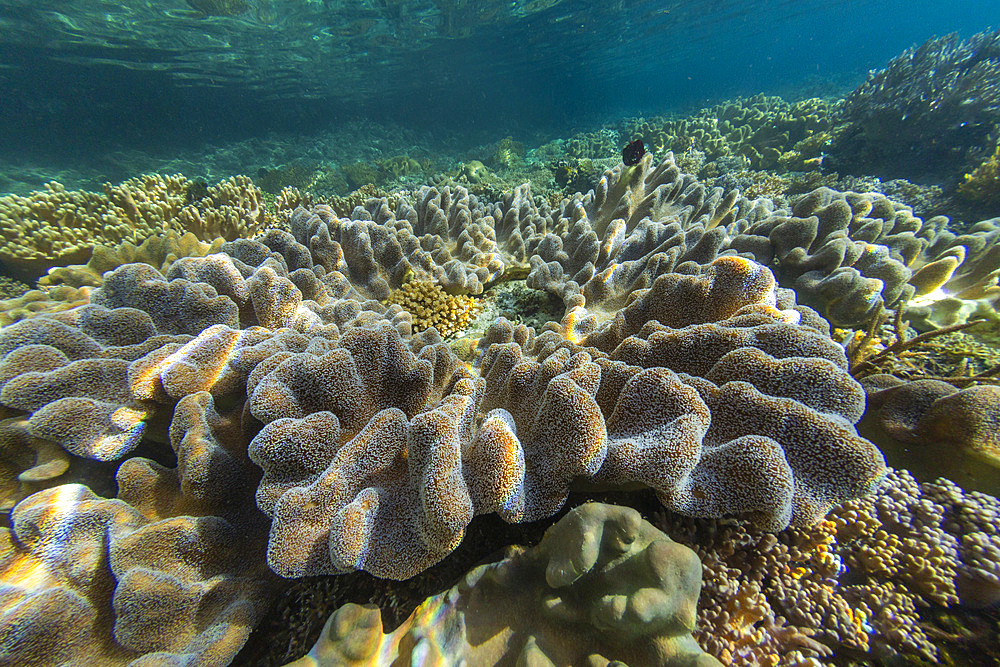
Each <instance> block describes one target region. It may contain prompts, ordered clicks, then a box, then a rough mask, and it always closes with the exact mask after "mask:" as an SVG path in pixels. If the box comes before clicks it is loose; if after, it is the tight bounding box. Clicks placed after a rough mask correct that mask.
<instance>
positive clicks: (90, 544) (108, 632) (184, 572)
mask: <svg viewBox="0 0 1000 667" xmlns="http://www.w3.org/2000/svg"><path fill="white" fill-rule="evenodd" d="M170 440H171V445H172V446H173V448H174V451H175V452H176V454H177V460H178V467H177V468H176V469H171V468H165V467H163V466H161V465H159V464H157V463H155V462H153V461H150V460H148V459H143V458H132V459H129V460H128V461H126V462H125V463H124V464H122V466H121V468H120V469H119V471H118V486H119V494H118V498H116V499H111V500H108V499H103V498H100V497H98V496H96V495H94V494H93V493H92V492H91V491H90V490H89V489H88V488H87V487H84V486H81V485H76V484H69V485H64V486H59V487H55V488H53V489H49V490H46V491H41V492H39V493H36V494H34V495H32V496H30V497H29V498H27V499H26V500H24V501H22V502H21V503H19V504H18V505H17V506H16V507H15V508H14V510H13V512H12V515H11V525H12V528H11V529H9V530H8V529H6V528H5V529H3V532H2V542H3V548H2V554H0V599H2V602H3V610H4V611H3V615H2V618H0V637H2V640H0V647H2V655H3V659H4V660H5V661H11V662H13V663H16V664H22V665H35V664H38V665H41V664H51V662H52V661H53V660H57V661H61V662H71V663H76V664H84V663H87V664H102V665H126V664H130V665H153V664H165V663H169V664H179V663H181V662H184V664H197V665H212V664H224V663H227V662H228V661H229V660H231V659H232V657H233V656H234V655H235V654H236V652H237V651H238V650H239V648H240V647H241V646H242V645H243V642H244V641H245V640H246V637H247V635H248V634H249V632H250V629H251V628H252V627H253V626H254V625H255V624H256V623H257V621H258V620H259V619H260V617H261V615H262V614H263V612H264V610H265V609H266V608H267V605H268V603H269V601H270V599H271V596H272V595H273V592H274V587H273V586H274V580H273V578H272V576H271V575H270V574H269V573H268V572H267V570H266V568H264V567H263V558H262V555H258V556H257V557H256V558H255V557H254V554H261V551H262V547H263V542H262V539H261V538H262V537H263V536H264V535H265V534H266V523H265V522H264V521H263V517H262V516H261V515H260V514H259V513H258V512H257V511H256V510H255V509H254V508H253V505H252V503H249V504H248V503H245V502H239V495H240V493H241V492H240V491H238V489H241V488H242V489H243V491H242V493H243V494H246V493H247V490H248V489H249V488H252V485H253V482H254V480H255V477H256V476H257V474H258V473H256V471H255V470H254V468H253V466H252V465H250V464H249V462H248V461H247V460H246V454H245V449H244V448H245V446H246V439H245V438H244V437H242V436H241V435H240V423H239V411H238V410H237V411H236V412H235V413H232V414H220V413H218V412H217V411H216V410H215V408H214V405H213V401H212V398H211V397H210V396H209V395H208V394H205V393H201V394H195V395H192V396H188V397H186V398H185V399H183V400H182V401H181V402H180V403H179V404H178V405H177V410H176V413H175V415H174V418H173V421H172V423H171V429H170Z"/></svg>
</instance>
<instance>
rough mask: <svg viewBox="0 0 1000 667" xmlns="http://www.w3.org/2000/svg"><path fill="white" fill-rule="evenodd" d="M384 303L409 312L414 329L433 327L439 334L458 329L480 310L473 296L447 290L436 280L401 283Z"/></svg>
mask: <svg viewBox="0 0 1000 667" xmlns="http://www.w3.org/2000/svg"><path fill="white" fill-rule="evenodd" d="M386 303H387V304H398V305H399V306H400V307H401V308H402V309H403V310H405V311H406V312H408V313H410V315H411V316H412V318H413V330H414V331H423V330H424V329H430V328H431V327H435V328H436V329H437V330H438V333H440V334H441V335H442V336H450V335H451V334H453V333H455V332H457V331H461V330H462V329H464V328H465V327H466V326H468V324H469V322H470V321H471V320H472V318H473V317H475V316H476V315H478V314H479V312H480V311H481V310H482V306H481V304H480V303H479V302H478V301H476V300H475V299H473V298H472V297H468V296H454V295H451V294H448V293H447V292H445V291H444V290H443V289H442V288H441V286H440V285H438V284H437V283H434V282H430V281H426V280H411V281H409V282H407V283H404V284H403V286H402V287H400V288H399V289H398V290H396V291H394V292H393V293H392V294H390V295H389V298H388V299H387V300H386Z"/></svg>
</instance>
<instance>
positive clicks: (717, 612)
mask: <svg viewBox="0 0 1000 667" xmlns="http://www.w3.org/2000/svg"><path fill="white" fill-rule="evenodd" d="M998 520H1000V514H998V507H997V502H996V499H995V498H993V497H990V496H986V495H985V494H981V493H976V492H963V491H962V490H961V489H959V488H958V487H957V486H955V485H954V484H952V483H950V482H947V481H945V480H939V481H937V482H932V483H931V482H929V483H923V484H919V483H917V482H916V481H915V480H914V479H913V478H912V477H911V476H910V475H909V474H908V473H906V472H905V471H899V470H891V471H890V472H889V474H888V475H887V476H886V479H885V482H884V483H883V485H882V486H881V487H880V488H879V490H878V491H877V492H875V493H874V494H873V495H870V496H866V497H864V498H859V499H855V500H850V501H847V502H845V503H843V504H842V505H840V506H838V507H836V508H834V509H833V510H832V511H831V512H830V514H829V515H828V516H827V518H826V519H825V520H823V521H821V522H819V523H817V524H815V525H813V526H810V527H792V528H789V529H788V530H787V531H784V532H782V533H778V534H771V533H765V532H762V531H760V530H759V529H758V528H756V527H754V526H752V525H748V524H747V523H746V522H745V521H735V522H733V521H727V520H721V521H699V520H693V519H686V518H682V517H679V516H676V515H663V516H661V517H659V518H658V519H657V520H656V521H655V525H657V527H659V528H660V529H661V530H663V531H664V532H665V533H666V534H667V535H669V536H671V537H672V538H673V539H675V540H677V541H678V542H680V543H682V544H686V545H688V546H690V547H691V548H692V549H694V550H695V551H697V552H698V554H699V556H700V557H701V559H702V562H703V564H704V568H705V575H704V576H705V584H704V586H703V587H702V593H701V604H700V605H699V617H698V624H697V630H696V631H695V637H696V639H698V641H699V643H700V644H701V645H702V646H703V647H704V648H705V649H706V650H707V651H708V652H709V653H711V654H712V655H715V656H719V658H720V659H721V660H723V661H724V662H725V663H726V664H730V665H737V666H742V665H745V666H747V667H750V666H756V665H776V666H778V665H780V666H791V665H802V664H827V663H826V661H825V660H824V661H822V662H821V661H820V659H821V658H827V657H829V656H831V655H832V654H833V653H834V652H836V654H837V655H841V654H843V653H848V652H849V653H851V654H853V655H855V656H856V659H858V658H859V657H860V659H862V660H865V659H868V660H873V661H879V660H881V661H884V660H906V659H908V660H918V661H930V662H937V661H939V660H941V658H942V654H941V653H939V650H938V648H937V647H936V646H935V643H936V642H933V641H932V636H933V635H932V633H933V632H934V629H933V622H932V621H930V620H929V619H932V618H935V617H937V612H939V611H942V610H946V609H950V610H956V609H957V608H958V605H959V604H962V605H965V606H976V607H978V606H982V605H988V604H994V603H995V602H996V601H997V593H998V591H1000V588H998V585H997V582H998V581H1000V579H998V578H997V572H998V568H997V563H998V561H1000V551H998V550H997V545H996V539H995V537H994V536H995V534H996V532H995V531H996V530H997V528H998V527H1000V526H998ZM983 650H985V651H987V654H991V653H992V652H993V650H994V649H993V648H990V647H983ZM985 655H986V654H983V656H985ZM985 659H989V658H985ZM810 661H811V662H810Z"/></svg>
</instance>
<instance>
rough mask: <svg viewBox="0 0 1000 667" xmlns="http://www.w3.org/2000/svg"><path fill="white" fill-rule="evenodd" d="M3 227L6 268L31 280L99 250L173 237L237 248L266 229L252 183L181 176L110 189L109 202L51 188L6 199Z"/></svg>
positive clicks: (0, 200) (0, 216)
mask: <svg viewBox="0 0 1000 667" xmlns="http://www.w3.org/2000/svg"><path fill="white" fill-rule="evenodd" d="M0 223H2V224H0V229H2V230H3V232H2V234H3V235H2V237H0V264H2V265H3V266H4V267H5V268H6V269H7V271H8V272H10V273H12V274H14V275H15V276H18V277H20V276H24V277H30V278H35V277H37V276H39V275H41V274H42V273H44V272H45V271H46V270H47V269H48V268H50V267H51V266H58V265H67V264H81V263H84V262H86V261H88V260H89V259H90V255H91V250H92V248H93V247H94V246H95V245H105V244H114V243H118V242H119V241H123V240H131V241H134V242H136V243H138V242H140V241H142V240H143V239H145V238H147V237H149V236H152V235H153V234H157V233H159V232H164V231H168V230H171V229H173V230H175V231H178V232H180V233H184V232H188V231H190V232H192V233H194V234H195V235H196V236H197V237H198V238H200V239H207V240H211V239H214V238H215V237H217V236H223V237H225V238H226V239H229V240H231V239H234V238H238V237H241V236H242V237H246V236H252V235H253V234H254V233H256V232H257V231H258V230H259V229H260V228H262V227H264V226H266V220H265V214H264V208H263V201H262V198H261V194H260V190H258V189H257V188H256V187H255V186H254V185H253V183H252V182H251V181H250V179H249V178H247V177H245V176H236V177H233V178H230V179H228V180H226V181H222V182H220V183H219V184H217V185H214V186H211V187H209V186H207V185H204V184H201V183H197V182H194V181H189V180H188V179H187V178H185V177H184V176H182V175H180V174H177V175H174V176H160V175H156V174H152V175H144V176H140V177H138V178H133V179H130V180H128V181H125V182H124V183H122V184H120V185H111V184H110V183H107V184H105V185H104V192H103V194H98V193H95V192H85V191H82V190H77V191H68V190H66V188H64V187H63V186H62V185H61V184H59V183H56V182H51V183H47V184H46V185H45V189H44V190H39V191H35V192H32V193H31V194H30V195H28V196H20V195H7V196H5V197H0Z"/></svg>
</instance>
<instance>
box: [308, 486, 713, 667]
mask: <svg viewBox="0 0 1000 667" xmlns="http://www.w3.org/2000/svg"><path fill="white" fill-rule="evenodd" d="M700 587H701V564H700V563H699V561H698V559H697V557H696V556H695V554H694V552H692V551H691V550H690V549H687V548H686V547H682V546H680V545H678V544H676V543H674V542H672V541H670V540H669V539H667V537H666V536H665V535H663V533H661V532H659V531H658V530H656V529H655V528H654V527H653V526H652V525H650V524H649V523H648V522H646V521H644V520H643V519H642V517H641V516H640V515H639V513H638V512H636V511H635V510H633V509H631V508H627V507H618V506H615V505H602V504H598V503H588V504H586V505H582V506H580V507H577V508H576V509H574V510H573V511H571V512H570V513H569V514H567V515H566V516H564V517H563V518H562V519H560V520H559V521H558V522H557V523H556V524H555V525H553V526H552V527H551V528H549V529H548V531H546V533H545V536H544V537H543V538H542V541H541V543H540V544H538V545H537V546H535V547H532V548H531V549H527V550H520V551H517V550H515V551H513V553H511V554H510V555H508V556H507V558H505V559H504V560H502V561H499V562H497V563H491V564H488V565H482V566H480V567H478V568H476V569H474V570H473V571H471V572H469V573H468V574H467V575H466V576H465V577H464V578H463V579H462V581H461V582H459V583H458V584H457V585H456V586H455V587H453V588H452V589H450V590H448V591H446V592H444V593H441V594H440V595H437V596H435V597H432V598H430V599H428V600H427V601H426V602H424V603H423V604H422V605H421V606H420V607H419V608H418V609H417V610H416V611H414V612H413V614H412V615H411V616H410V618H409V619H407V620H406V621H405V622H404V623H403V624H402V625H401V626H400V627H398V628H396V629H395V630H393V631H392V632H390V633H387V634H383V628H382V620H381V618H380V617H379V610H378V608H377V607H374V606H360V605H356V604H351V605H346V606H344V607H342V608H341V609H339V610H337V611H336V612H335V613H334V614H333V615H331V616H330V620H329V621H327V624H326V626H325V627H324V628H323V632H322V634H321V636H320V639H319V641H318V642H317V643H316V646H315V647H314V648H313V649H312V651H310V653H309V654H308V655H307V656H305V657H304V658H302V659H300V660H297V661H295V662H293V663H291V664H290V665H289V667H293V666H294V667H321V666H330V667H332V666H333V665H358V666H360V665H371V666H372V667H375V666H378V665H385V666H388V665H393V664H399V663H402V662H405V663H411V662H413V661H416V660H418V659H419V660H420V661H432V662H433V663H434V664H444V663H446V662H447V663H450V664H459V663H465V662H467V663H468V664H479V665H501V664H515V663H516V664H526V665H539V666H542V665H569V664H582V663H584V662H585V663H587V664H607V663H608V662H609V661H614V662H613V664H616V665H627V664H632V665H663V666H664V667H670V666H676V667H682V666H683V667H710V666H712V665H720V664H721V663H719V661H718V660H716V659H715V658H713V657H711V656H709V655H707V654H706V653H704V652H703V651H702V650H701V648H699V647H698V645H697V643H695V641H694V640H693V639H692V638H691V634H690V633H691V630H692V629H693V627H694V620H695V603H696V601H697V598H698V589H699V588H700Z"/></svg>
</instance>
